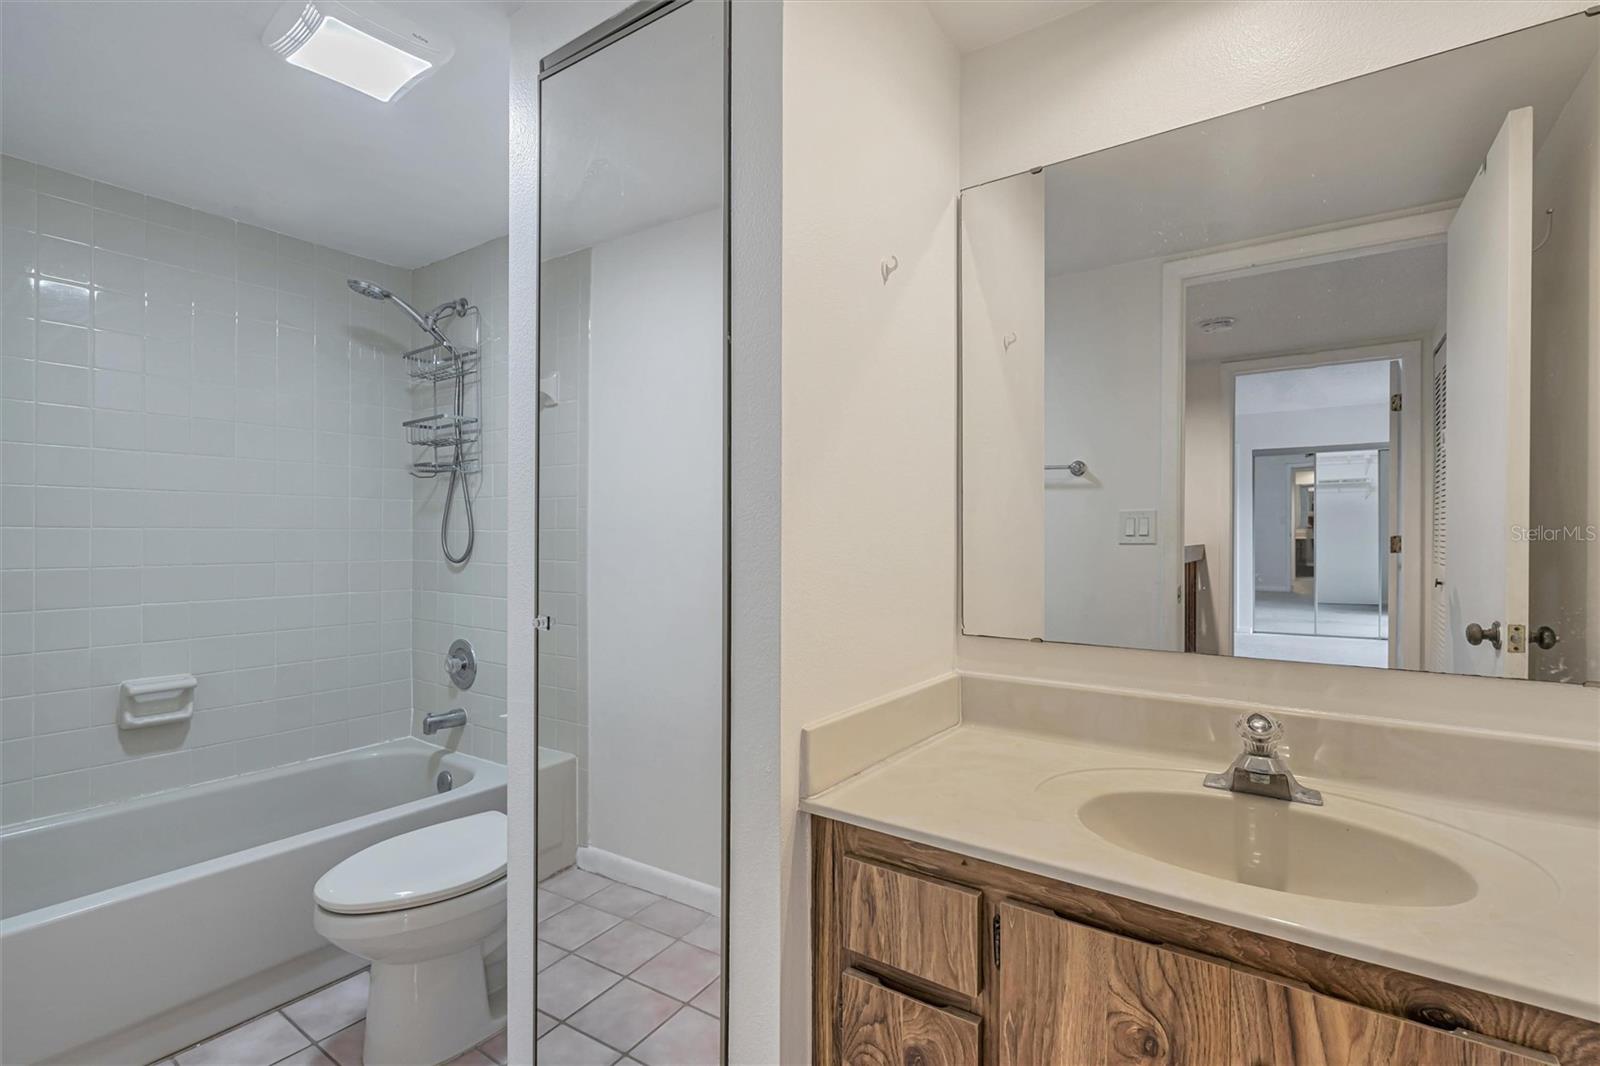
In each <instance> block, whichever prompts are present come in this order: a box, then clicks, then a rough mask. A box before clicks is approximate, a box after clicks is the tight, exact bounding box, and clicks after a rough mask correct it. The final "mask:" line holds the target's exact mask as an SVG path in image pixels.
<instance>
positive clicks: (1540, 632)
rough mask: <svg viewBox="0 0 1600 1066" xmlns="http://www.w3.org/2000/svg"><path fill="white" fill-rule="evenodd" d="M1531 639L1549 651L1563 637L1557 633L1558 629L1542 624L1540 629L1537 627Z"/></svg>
mask: <svg viewBox="0 0 1600 1066" xmlns="http://www.w3.org/2000/svg"><path fill="white" fill-rule="evenodd" d="M1531 639H1532V640H1533V643H1535V644H1537V645H1539V647H1541V648H1543V649H1544V650H1545V651H1549V650H1550V649H1551V648H1553V647H1555V646H1556V645H1557V644H1559V643H1561V638H1560V637H1559V636H1558V635H1557V634H1556V631H1555V630H1554V629H1551V628H1550V627H1549V626H1540V627H1539V628H1538V629H1535V630H1534V631H1533V637H1532V638H1531Z"/></svg>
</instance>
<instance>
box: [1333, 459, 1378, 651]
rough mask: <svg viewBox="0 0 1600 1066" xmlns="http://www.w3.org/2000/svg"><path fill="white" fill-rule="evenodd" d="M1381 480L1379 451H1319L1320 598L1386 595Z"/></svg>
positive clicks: (1369, 599) (1360, 599) (1363, 599)
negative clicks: (1382, 550)
mask: <svg viewBox="0 0 1600 1066" xmlns="http://www.w3.org/2000/svg"><path fill="white" fill-rule="evenodd" d="M1380 480H1381V479H1380V477H1379V473H1378V453H1377V452H1376V451H1355V452H1344V453H1335V454H1331V455H1328V454H1324V455H1319V456H1318V457H1317V512H1316V513H1317V602H1318V603H1319V604H1323V603H1335V604H1362V605H1365V604H1373V605H1376V604H1378V603H1379V602H1380V600H1381V598H1382V595H1383V589H1382V575H1383V572H1384V566H1385V564H1386V563H1387V561H1388V560H1387V559H1385V558H1384V557H1383V556H1382V555H1380V554H1379V538H1380V537H1381V536H1382V532H1381V530H1382V525H1381V523H1382V514H1381V512H1382V510H1383V508H1382V506H1381V504H1382V491H1381V488H1380V486H1379V481H1380ZM1350 482H1355V484H1350ZM1335 483H1338V484H1335ZM1373 635H1376V632H1375V631H1374V634H1373Z"/></svg>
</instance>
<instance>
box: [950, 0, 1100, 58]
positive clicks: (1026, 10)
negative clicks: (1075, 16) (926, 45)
mask: <svg viewBox="0 0 1600 1066" xmlns="http://www.w3.org/2000/svg"><path fill="white" fill-rule="evenodd" d="M1094 2H1095V0H928V9H929V10H930V11H932V12H933V18H934V21H935V22H937V23H938V24H939V28H940V29H942V30H944V34H945V36H946V37H948V38H950V42H951V43H952V44H954V45H955V46H956V48H957V50H958V51H961V52H976V51H977V50H978V49H980V48H987V47H989V46H990V45H991V44H999V43H1000V42H1001V41H1004V40H1007V39H1009V38H1012V37H1015V36H1016V35H1017V34H1019V33H1027V32H1028V31H1029V30H1036V29H1038V28H1039V27H1040V26H1043V25H1044V24H1045V23H1047V22H1054V21H1055V20H1056V19H1058V18H1060V17H1061V16H1063V15H1070V14H1072V13H1073V12H1074V11H1079V10H1082V9H1083V8H1086V7H1088V6H1089V5H1090V4H1093V3H1094Z"/></svg>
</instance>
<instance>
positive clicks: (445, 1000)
mask: <svg viewBox="0 0 1600 1066" xmlns="http://www.w3.org/2000/svg"><path fill="white" fill-rule="evenodd" d="M313 894H314V895H315V897H316V914H315V917H314V919H313V924H314V925H315V927H316V930H317V932H319V933H321V934H322V935H323V936H324V937H326V938H327V939H328V940H329V941H330V942H331V943H332V944H334V945H335V946H336V947H340V948H343V949H344V950H345V951H348V952H350V953H351V954H352V955H357V956H359V957H361V958H363V959H366V960H368V961H369V962H371V963H372V979H371V983H370V991H369V992H368V999H367V1028H366V1043H365V1047H364V1061H365V1062H366V1063H367V1066H433V1064H435V1063H439V1062H443V1061H445V1060H447V1059H451V1058H454V1057H455V1056H456V1055H459V1054H460V1053H461V1052H463V1051H466V1050H467V1049H468V1048H470V1047H472V1046H474V1045H475V1044H478V1043H480V1042H482V1041H484V1040H487V1039H488V1038H489V1037H491V1036H493V1035H494V1034H495V1033H496V1032H498V1031H499V1030H500V1029H501V1028H503V1027H504V1025H505V1018H504V1016H503V1015H499V1016H497V1015H495V1014H494V1013H492V1012H491V1009H490V1005H489V989H488V983H487V981H486V978H485V973H484V955H485V954H486V953H487V952H489V951H492V950H494V949H495V948H497V947H498V946H499V944H500V942H501V940H502V939H503V938H504V936H505V924H506V816H505V815H504V814H502V813H501V812H499V811H485V812H483V813H481V814H474V815H471V816H469V817H466V818H457V819H454V820H452V821H448V822H439V823H437V824H435V825H430V826H426V827H424V828H422V829H417V830H414V831H412V832H410V833H403V834H401V835H400V836H397V837H391V838H390V839H388V840H385V841H382V842H380V843H377V844H374V845H373V846H372V847H370V848H367V849H366V850H365V851H360V852H357V853H356V854H354V855H352V856H350V858H348V859H346V860H344V861H343V862H341V863H340V864H339V865H337V866H335V867H334V868H333V869H331V870H329V871H328V872H327V873H325V874H323V875H322V878H321V879H320V880H319V881H318V882H317V885H316V888H315V890H314V893H313Z"/></svg>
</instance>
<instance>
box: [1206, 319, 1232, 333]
mask: <svg viewBox="0 0 1600 1066" xmlns="http://www.w3.org/2000/svg"><path fill="white" fill-rule="evenodd" d="M1238 321H1239V320H1238V319H1237V318H1234V317H1233V316H1232V315H1218V316H1217V317H1216V318H1208V319H1206V320H1205V321H1204V322H1202V323H1200V332H1201V333H1226V332H1228V331H1229V330H1230V329H1232V328H1233V327H1234V324H1235V323H1237V322H1238Z"/></svg>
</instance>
